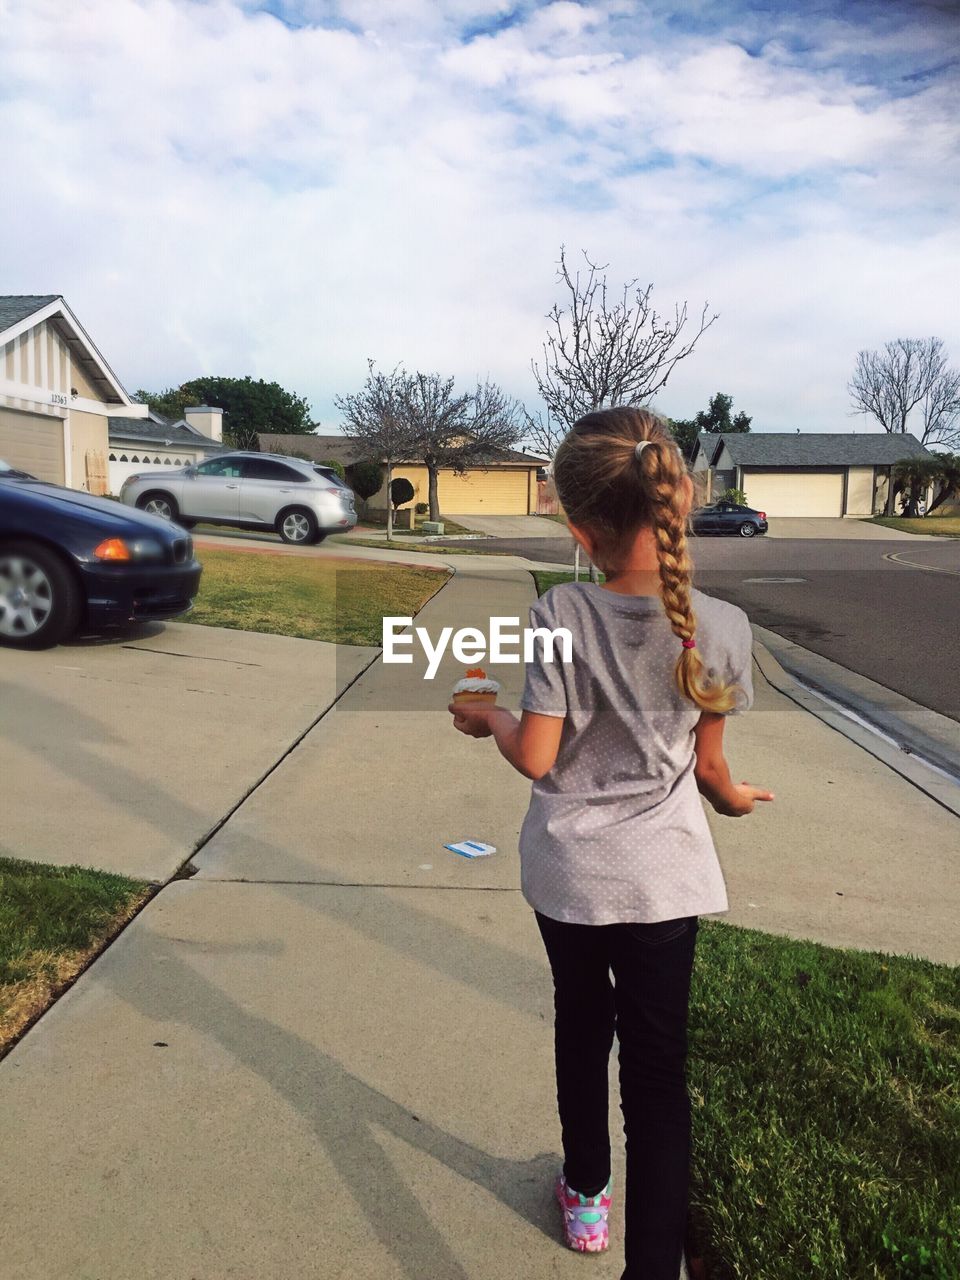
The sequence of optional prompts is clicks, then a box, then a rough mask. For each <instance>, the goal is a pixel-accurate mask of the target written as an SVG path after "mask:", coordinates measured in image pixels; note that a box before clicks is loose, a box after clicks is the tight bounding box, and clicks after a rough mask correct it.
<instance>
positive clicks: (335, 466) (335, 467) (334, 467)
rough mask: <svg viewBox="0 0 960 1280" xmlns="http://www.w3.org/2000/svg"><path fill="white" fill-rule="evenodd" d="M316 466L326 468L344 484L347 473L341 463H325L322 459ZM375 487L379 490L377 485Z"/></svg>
mask: <svg viewBox="0 0 960 1280" xmlns="http://www.w3.org/2000/svg"><path fill="white" fill-rule="evenodd" d="M317 466H318V467H326V468H327V469H328V470H330V471H333V472H335V473H336V474H337V475H338V476H339V477H340V479H341V480H342V481H343V482H344V484H346V482H347V473H346V471H345V470H344V466H343V463H342V462H336V461H333V460H331V461H327V460H326V459H324V460H323V462H318V463H317ZM377 487H378V488H379V485H378V486H377Z"/></svg>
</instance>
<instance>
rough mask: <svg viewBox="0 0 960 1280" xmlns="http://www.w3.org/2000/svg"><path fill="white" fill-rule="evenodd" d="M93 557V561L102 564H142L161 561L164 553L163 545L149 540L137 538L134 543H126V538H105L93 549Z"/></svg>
mask: <svg viewBox="0 0 960 1280" xmlns="http://www.w3.org/2000/svg"><path fill="white" fill-rule="evenodd" d="M93 556H94V559H95V560H100V561H101V562H102V563H104V564H122V563H124V562H129V561H137V562H138V563H140V564H143V563H149V562H150V561H158V562H159V561H162V560H163V558H164V553H163V545H162V544H161V543H159V542H153V541H152V540H151V539H149V538H137V539H136V541H134V542H128V541H127V540H126V538H105V539H104V540H103V542H101V543H100V544H99V546H97V547H95V548H94V551H93Z"/></svg>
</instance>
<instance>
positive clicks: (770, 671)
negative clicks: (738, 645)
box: [753, 625, 960, 818]
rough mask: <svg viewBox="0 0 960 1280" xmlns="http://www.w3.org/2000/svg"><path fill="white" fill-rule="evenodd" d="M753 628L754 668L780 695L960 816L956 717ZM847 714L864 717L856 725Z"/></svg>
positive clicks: (959, 740)
mask: <svg viewBox="0 0 960 1280" xmlns="http://www.w3.org/2000/svg"><path fill="white" fill-rule="evenodd" d="M753 634H754V659H755V661H756V663H757V666H758V667H759V668H760V671H761V672H762V673H763V676H764V677H765V679H766V680H767V682H768V683H769V684H771V685H772V686H773V687H774V688H775V689H776V690H777V691H778V692H779V693H782V694H783V695H784V696H785V697H787V698H789V699H790V700H791V701H792V702H795V703H796V704H797V705H798V706H800V707H802V708H803V709H804V710H805V711H809V712H810V714H811V715H813V716H816V717H817V719H818V720H822V721H823V723H824V724H827V725H829V726H830V728H832V729H836V731H837V732H838V733H840V734H842V735H843V737H845V738H848V739H849V740H850V741H851V742H855V743H856V744H857V746H859V747H862V748H863V749H864V751H866V752H868V753H869V754H870V755H872V756H874V757H875V759H877V760H879V761H881V763H883V764H885V765H887V766H888V768H890V769H892V770H893V771H894V772H895V773H897V774H899V775H900V777H901V778H903V779H905V781H907V782H909V783H911V784H912V785H913V786H915V787H916V788H917V789H918V790H920V791H922V792H923V793H924V794H925V795H927V796H929V797H930V799H931V800H935V801H936V802H937V804H939V805H941V806H942V807H943V808H944V809H947V810H948V811H949V812H950V813H952V814H954V815H955V816H956V817H958V818H960V727H958V726H957V725H956V724H955V722H954V721H952V720H950V719H948V718H947V717H946V716H941V715H938V714H937V713H936V712H935V711H929V710H928V709H927V708H926V707H920V706H918V704H917V703H914V702H911V701H910V700H909V699H908V698H904V697H903V696H902V695H901V694H898V693H893V692H892V691H891V690H890V689H886V688H884V686H883V685H878V684H875V683H874V682H873V681H871V680H867V679H866V678H865V677H864V676H858V675H856V673H854V672H852V671H847V670H846V669H845V668H843V667H840V666H838V665H837V663H835V662H831V661H830V660H829V659H827V658H821V657H820V656H819V654H815V653H811V652H810V651H809V650H807V649H803V648H801V647H800V645H797V644H794V643H793V642H792V641H790V640H785V639H784V638H783V636H779V635H777V634H776V633H775V632H772V631H768V630H767V629H766V627H758V626H756V625H754V626H753ZM800 681H802V682H803V683H799V682H800ZM804 685H808V686H809V688H805V687H804ZM871 688H872V690H875V691H877V692H876V695H875V696H874V697H870V696H869V691H870V689H871ZM814 690H816V691H817V692H814ZM818 693H819V694H821V695H822V697H818ZM824 698H828V699H830V701H824V700H823V699H824ZM831 702H834V703H837V704H839V705H837V706H833V705H831ZM841 708H845V709H846V711H847V712H848V714H844V710H843V709H841ZM849 713H852V714H853V715H855V716H858V717H859V718H860V719H861V720H863V721H866V722H867V723H865V724H861V723H858V721H857V720H854V719H851V718H850V714H849ZM871 726H872V727H871ZM881 735H883V736H881ZM929 765H933V766H934V768H930V767H928V766H929ZM936 770H943V772H944V773H946V774H949V775H951V776H950V777H944V776H943V774H942V773H940V772H936Z"/></svg>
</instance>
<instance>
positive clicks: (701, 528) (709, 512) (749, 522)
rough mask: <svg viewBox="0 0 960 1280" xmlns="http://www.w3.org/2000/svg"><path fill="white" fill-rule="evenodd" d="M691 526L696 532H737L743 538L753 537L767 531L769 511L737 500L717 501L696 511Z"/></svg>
mask: <svg viewBox="0 0 960 1280" xmlns="http://www.w3.org/2000/svg"><path fill="white" fill-rule="evenodd" d="M690 527H691V529H692V530H693V532H694V533H696V534H702V533H736V534H739V536H740V537H741V538H752V537H754V536H755V535H756V534H758V533H766V532H767V513H766V512H765V511H754V509H753V507H742V506H740V505H739V504H738V503H736V502H715V503H714V504H713V506H711V507H700V509H699V510H697V511H694V513H693V515H692V516H691V517H690Z"/></svg>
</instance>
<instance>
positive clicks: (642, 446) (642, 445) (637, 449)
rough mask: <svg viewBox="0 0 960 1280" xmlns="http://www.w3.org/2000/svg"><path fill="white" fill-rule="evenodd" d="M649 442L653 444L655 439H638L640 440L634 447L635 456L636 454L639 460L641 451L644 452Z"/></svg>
mask: <svg viewBox="0 0 960 1280" xmlns="http://www.w3.org/2000/svg"><path fill="white" fill-rule="evenodd" d="M648 444H653V441H652V440H638V441H637V443H636V444H635V445H634V447H633V456H634V457H635V458H636V459H637V460H638V461H639V459H640V455H641V453H643V451H644V449H645V448H646V447H647V445H648Z"/></svg>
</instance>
